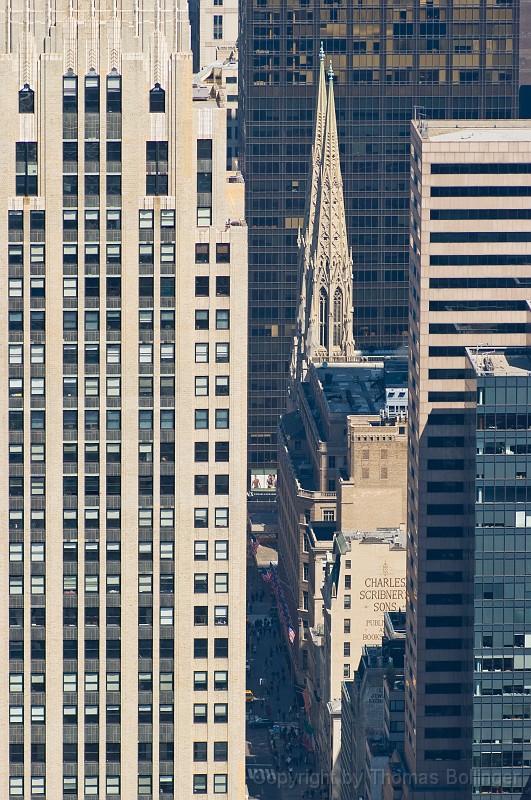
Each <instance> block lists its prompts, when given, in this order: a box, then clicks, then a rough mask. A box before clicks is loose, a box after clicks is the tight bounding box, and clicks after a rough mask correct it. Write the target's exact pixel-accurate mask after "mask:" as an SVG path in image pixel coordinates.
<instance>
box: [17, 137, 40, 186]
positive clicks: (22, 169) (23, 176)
mask: <svg viewBox="0 0 531 800" xmlns="http://www.w3.org/2000/svg"><path fill="white" fill-rule="evenodd" d="M15 180H16V193H17V196H19V197H20V196H22V197H29V196H34V195H36V194H37V142H17V143H16V178H15Z"/></svg>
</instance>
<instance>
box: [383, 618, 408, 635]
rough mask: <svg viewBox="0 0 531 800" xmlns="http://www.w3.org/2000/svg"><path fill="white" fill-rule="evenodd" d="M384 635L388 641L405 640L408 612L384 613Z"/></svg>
mask: <svg viewBox="0 0 531 800" xmlns="http://www.w3.org/2000/svg"><path fill="white" fill-rule="evenodd" d="M384 633H385V635H386V636H387V638H388V639H394V638H403V637H404V636H405V635H406V612H405V611H386V612H385V613H384Z"/></svg>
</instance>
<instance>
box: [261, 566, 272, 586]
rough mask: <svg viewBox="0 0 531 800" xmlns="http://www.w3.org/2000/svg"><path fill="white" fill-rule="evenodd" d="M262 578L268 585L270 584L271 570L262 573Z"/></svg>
mask: <svg viewBox="0 0 531 800" xmlns="http://www.w3.org/2000/svg"><path fill="white" fill-rule="evenodd" d="M262 578H263V579H264V580H265V582H266V583H270V582H271V578H272V575H271V570H270V569H268V570H266V571H265V572H262Z"/></svg>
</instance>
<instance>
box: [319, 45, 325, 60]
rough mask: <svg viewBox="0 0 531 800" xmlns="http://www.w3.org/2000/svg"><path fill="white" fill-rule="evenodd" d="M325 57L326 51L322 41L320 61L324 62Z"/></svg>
mask: <svg viewBox="0 0 531 800" xmlns="http://www.w3.org/2000/svg"><path fill="white" fill-rule="evenodd" d="M324 59H325V51H324V47H323V43H322V42H321V49H320V50H319V61H321V62H323V61H324Z"/></svg>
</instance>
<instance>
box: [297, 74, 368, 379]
mask: <svg viewBox="0 0 531 800" xmlns="http://www.w3.org/2000/svg"><path fill="white" fill-rule="evenodd" d="M323 60H324V58H322V59H321V73H320V81H319V93H318V109H319V112H318V113H319V114H321V115H322V109H323V104H322V96H321V91H322V90H324V65H323ZM333 78H334V73H333V70H332V64H331V63H330V71H329V85H328V95H327V98H326V112H325V114H324V126H323V127H321V128H319V130H318V124H320V121H319V122H318V120H317V118H316V129H315V140H314V146H313V149H312V172H311V184H310V188H309V203H308V207H307V215H306V218H305V228H304V231H303V234H302V236H300V240H299V256H300V268H301V269H300V273H301V298H300V304H301V305H300V309H299V318H298V336H297V337H296V342H295V350H296V351H297V352H298V353H299V356H298V358H296V353H295V352H294V359H293V367H294V369H292V374H293V372H295V373H296V377H297V378H298V379H299V380H300V379H301V377H303V373H304V372H305V371H306V365H307V363H308V362H309V361H349V360H351V359H352V358H353V356H354V336H353V331H352V324H353V300H352V257H351V254H350V250H349V246H348V240H347V225H346V218H345V204H344V199H343V180H342V177H341V164H340V158H339V143H338V136H337V124H336V110H335V98H334V83H333ZM321 131H322V133H321ZM318 133H319V136H320V137H322V138H320V139H319V142H317V136H318ZM316 153H318V158H316ZM297 361H298V362H299V366H298V367H297V366H296V362H297ZM294 377H295V375H294Z"/></svg>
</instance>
